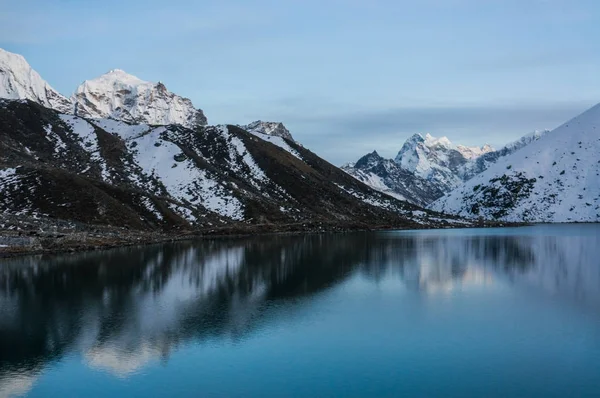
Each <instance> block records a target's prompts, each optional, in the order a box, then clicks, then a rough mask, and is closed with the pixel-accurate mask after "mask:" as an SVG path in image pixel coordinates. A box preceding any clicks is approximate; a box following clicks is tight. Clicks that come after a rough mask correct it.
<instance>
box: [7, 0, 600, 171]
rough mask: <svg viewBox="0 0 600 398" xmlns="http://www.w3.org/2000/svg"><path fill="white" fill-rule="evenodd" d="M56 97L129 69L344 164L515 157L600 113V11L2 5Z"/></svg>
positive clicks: (272, 1) (115, 0)
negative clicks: (432, 154)
mask: <svg viewBox="0 0 600 398" xmlns="http://www.w3.org/2000/svg"><path fill="white" fill-rule="evenodd" d="M0 10H2V11H1V12H0V47H1V48H4V49H6V50H8V51H12V52H16V53H19V54H22V55H23V56H25V58H26V59H27V60H28V61H29V63H30V64H31V65H32V66H33V68H34V69H36V70H37V71H38V72H39V73H40V74H41V75H42V77H43V78H44V79H46V80H47V81H48V82H49V83H50V84H51V85H52V86H53V87H54V88H55V89H57V90H58V91H60V92H61V93H63V94H65V95H70V94H71V93H72V92H73V91H74V90H75V88H76V87H77V86H78V85H79V84H80V83H81V82H82V81H84V80H86V79H92V78H94V77H97V76H99V75H101V74H103V73H105V72H107V71H109V70H110V69H115V68H120V69H124V70H125V71H127V72H128V73H131V74H133V75H135V76H138V77H139V78H141V79H143V80H148V81H162V82H163V83H165V85H166V86H167V88H168V89H169V90H170V91H172V92H174V93H177V94H179V95H182V96H185V97H188V98H190V99H191V100H192V101H193V103H194V105H195V106H197V107H199V108H201V109H203V110H204V112H205V114H206V115H207V117H208V120H209V123H211V124H219V123H233V124H245V123H248V122H251V121H253V120H257V119H261V120H270V121H281V122H283V123H284V124H285V125H286V126H287V127H288V129H289V130H290V131H291V132H292V134H293V135H294V137H295V139H296V140H297V141H299V142H301V143H302V144H304V145H305V146H306V147H308V148H309V149H311V150H312V151H314V152H316V153H317V154H319V155H321V156H322V157H324V158H325V159H327V160H329V161H330V162H332V163H334V164H336V165H341V164H343V163H345V162H349V161H355V160H357V159H358V158H359V157H360V156H362V155H364V154H365V153H367V152H371V151H373V150H377V151H378V152H379V153H380V154H381V155H382V156H386V157H393V156H395V154H396V153H397V152H398V150H399V149H400V147H401V146H402V144H403V142H404V141H405V140H406V139H407V138H408V137H409V136H410V135H412V134H414V133H431V134H432V135H434V136H442V135H445V136H447V137H449V138H450V140H451V141H453V142H454V143H457V144H465V145H482V144H484V143H489V144H492V145H493V146H496V147H500V146H502V145H503V144H505V143H507V142H510V141H512V140H515V139H517V138H519V137H520V136H522V135H524V134H526V133H529V132H531V131H533V130H535V129H545V128H549V129H551V128H554V127H557V126H558V125H560V124H562V123H563V122H565V121H566V120H568V119H570V118H571V117H573V116H576V115H577V114H578V113H581V112H582V111H584V110H586V109H587V108H589V107H590V106H592V105H594V104H596V103H598V102H600V40H598V38H600V2H599V1H597V0H414V1H407V0H318V1H317V0H269V1H267V0H238V1H230V0H221V1H203V0H199V1H198V0H194V1H192V0H170V1H164V0H160V1H158V0H102V1H95V0H51V1H49V0H18V1H16V0H0Z"/></svg>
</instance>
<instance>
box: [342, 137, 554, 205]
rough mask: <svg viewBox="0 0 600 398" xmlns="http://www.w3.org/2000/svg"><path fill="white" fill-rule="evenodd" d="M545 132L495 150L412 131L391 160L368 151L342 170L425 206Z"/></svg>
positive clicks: (389, 192)
mask: <svg viewBox="0 0 600 398" xmlns="http://www.w3.org/2000/svg"><path fill="white" fill-rule="evenodd" d="M544 134H545V132H535V133H532V134H529V135H527V136H525V137H523V138H521V139H520V140H518V141H515V142H514V143H511V144H509V145H507V146H505V147H503V148H502V149H500V150H497V151H496V150H494V149H493V148H492V147H491V146H490V145H487V144H486V145H484V146H482V147H468V146H464V145H454V144H453V143H452V142H450V140H449V139H448V138H447V137H441V138H435V137H432V136H431V135H429V134H426V135H425V136H422V135H421V134H415V135H413V136H412V137H410V138H409V139H408V140H407V141H406V142H405V143H404V145H403V146H402V148H401V149H400V151H399V152H398V155H397V156H396V158H395V159H394V160H391V159H384V158H382V157H380V156H379V155H377V156H373V153H371V154H368V155H365V156H364V157H363V158H361V160H359V161H358V162H356V163H354V164H348V165H345V166H342V169H343V170H344V171H346V172H347V173H349V174H350V175H352V176H353V177H355V178H357V179H359V180H360V181H362V182H364V183H366V184H368V185H370V186H371V187H373V188H375V189H377V190H379V191H381V192H386V193H388V194H392V195H396V196H397V197H400V198H403V199H405V200H408V201H409V202H411V203H414V204H418V205H420V206H427V205H429V204H431V203H432V202H434V201H435V200H437V199H439V198H440V197H442V196H443V195H444V194H445V193H448V192H450V191H452V190H453V189H454V188H456V187H458V186H460V185H461V184H463V183H464V182H465V181H467V180H469V179H470V178H472V177H473V176H474V175H476V174H478V173H481V172H482V171H484V170H485V169H487V168H488V167H489V166H490V165H491V164H493V163H495V162H496V161H497V160H498V159H500V158H501V157H503V156H507V155H509V154H511V153H513V152H515V151H517V150H518V149H520V148H522V147H524V146H526V145H528V144H529V143H531V142H533V141H535V140H537V139H539V138H540V137H541V136H543V135H544Z"/></svg>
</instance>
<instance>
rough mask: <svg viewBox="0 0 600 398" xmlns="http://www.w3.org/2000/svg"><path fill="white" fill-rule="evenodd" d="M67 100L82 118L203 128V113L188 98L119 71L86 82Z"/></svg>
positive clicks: (204, 121) (204, 123)
mask: <svg viewBox="0 0 600 398" xmlns="http://www.w3.org/2000/svg"><path fill="white" fill-rule="evenodd" d="M71 100H72V101H73V104H74V113H75V115H77V116H81V117H85V118H93V119H99V118H112V119H117V120H122V121H125V122H128V123H145V124H156V125H168V124H180V125H182V126H185V127H189V128H195V127H198V126H204V125H206V117H205V116H204V113H203V112H202V111H201V110H200V109H196V108H194V106H193V104H192V101H190V100H189V99H187V98H183V97H180V96H178V95H175V94H173V93H171V92H170V91H168V90H167V88H166V87H165V85H164V84H163V83H161V82H159V83H150V82H146V81H143V80H140V79H138V78H137V77H135V76H132V75H130V74H128V73H126V72H124V71H122V70H120V69H114V70H111V71H110V72H108V73H106V74H104V75H102V76H100V77H98V78H96V79H92V80H86V81H85V82H83V83H82V84H81V85H80V86H79V87H78V88H77V90H76V91H75V93H74V94H73V96H72V97H71Z"/></svg>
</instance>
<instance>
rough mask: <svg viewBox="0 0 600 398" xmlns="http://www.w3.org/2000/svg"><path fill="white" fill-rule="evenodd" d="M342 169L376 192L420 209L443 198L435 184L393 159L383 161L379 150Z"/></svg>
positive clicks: (441, 191) (441, 192) (442, 192)
mask: <svg viewBox="0 0 600 398" xmlns="http://www.w3.org/2000/svg"><path fill="white" fill-rule="evenodd" d="M342 169H343V170H344V171H346V172H347V173H348V174H350V175H351V176H353V177H354V178H356V179H357V180H359V181H362V182H364V183H365V184H367V185H369V186H370V187H371V188H373V189H376V190H378V191H381V192H384V193H386V194H388V195H390V196H394V197H396V198H398V199H401V200H407V201H409V202H411V203H414V204H416V205H419V206H427V205H428V204H429V203H431V202H433V201H434V200H436V199H437V198H439V197H441V196H442V195H444V191H443V190H442V189H441V188H439V187H438V186H437V185H436V184H433V183H432V182H431V181H429V180H427V179H425V178H422V177H419V176H418V175H416V174H415V173H413V172H411V171H408V170H405V169H404V168H402V166H401V165H399V164H398V163H396V162H394V161H393V160H392V159H384V158H383V157H381V156H380V155H379V154H378V153H377V152H376V151H373V152H372V153H369V154H366V155H365V156H363V157H362V158H360V159H359V160H358V161H357V162H356V163H354V164H353V165H346V166H343V167H342Z"/></svg>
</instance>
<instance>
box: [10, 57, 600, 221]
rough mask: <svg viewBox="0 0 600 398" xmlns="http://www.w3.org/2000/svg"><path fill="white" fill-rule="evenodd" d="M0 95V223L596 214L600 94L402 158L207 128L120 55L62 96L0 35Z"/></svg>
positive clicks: (273, 126)
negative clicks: (569, 109)
mask: <svg viewBox="0 0 600 398" xmlns="http://www.w3.org/2000/svg"><path fill="white" fill-rule="evenodd" d="M0 98H2V99H1V100H0V229H2V228H21V227H20V226H19V225H21V224H22V221H23V220H25V219H27V220H28V221H27V222H28V223H30V224H31V225H37V224H39V225H41V223H42V220H43V222H44V223H46V224H45V225H48V223H50V224H52V223H56V222H65V223H71V224H73V225H74V224H77V223H79V224H81V225H118V226H127V227H128V228H132V229H139V230H161V231H162V230H195V229H196V230H197V229H202V230H206V229H210V228H219V227H222V226H231V225H261V226H265V230H276V229H281V228H280V227H281V226H292V227H290V229H297V228H302V227H306V226H312V227H314V228H317V229H318V228H321V226H323V225H328V226H336V227H353V228H370V227H384V226H387V227H402V228H416V227H431V226H447V225H472V224H473V222H472V221H465V218H466V219H481V218H483V219H490V220H503V221H544V222H569V221H599V220H600V158H599V157H598V153H600V105H598V106H596V107H594V108H592V109H590V110H588V111H587V112H585V113H583V114H582V115H580V116H578V117H577V118H575V119H573V120H571V121H569V122H567V123H566V124H564V125H563V126H561V127H559V128H558V129H556V130H554V131H536V132H534V133H531V134H528V135H526V136H524V137H523V138H521V139H520V140H518V141H515V142H513V143H510V144H508V145H506V146H504V147H503V148H500V149H499V150H494V149H493V148H492V147H491V146H489V145H483V146H481V147H467V146H463V145H455V144H453V143H452V142H451V141H450V140H449V139H448V138H446V137H441V138H435V137H432V136H431V135H429V134H427V135H421V134H415V135H413V136H412V137H410V138H409V139H408V140H407V141H406V142H405V143H404V145H403V146H402V148H400V150H399V152H398V154H397V156H396V157H395V158H394V159H385V158H383V157H381V156H380V155H379V154H378V153H377V152H375V151H374V152H372V153H369V154H367V155H365V156H363V157H362V158H360V159H359V160H358V161H357V162H356V163H353V164H347V165H345V166H343V167H342V169H339V168H337V167H335V166H333V165H331V164H329V163H328V162H326V161H325V160H323V159H321V158H319V157H318V156H317V155H315V154H314V153H312V152H311V151H309V150H308V149H306V148H304V147H303V146H302V145H301V144H300V143H299V142H297V141H296V140H295V139H294V138H293V136H292V134H291V133H290V132H289V130H288V129H287V128H286V127H285V126H284V125H283V124H282V123H278V122H269V121H261V120H258V121H255V122H252V123H250V124H247V125H237V126H235V125H219V126H209V125H208V122H207V118H206V116H205V115H204V113H203V111H202V110H201V109H198V108H196V107H195V106H194V105H193V104H192V102H191V101H190V100H189V99H187V98H184V97H181V96H179V95H177V94H174V93H171V92H170V91H168V90H167V88H166V86H165V85H164V84H163V83H161V82H159V83H151V82H146V81H143V80H141V79H139V78H137V77H135V76H133V75H130V74H127V73H126V72H124V71H122V70H119V69H114V70H111V71H110V72H108V73H106V74H104V75H102V76H100V77H98V78H96V79H92V80H87V81H85V82H83V83H82V84H81V85H80V86H79V87H78V88H77V89H76V90H75V92H74V94H73V95H71V96H70V97H67V96H63V95H61V94H60V93H58V92H57V91H56V90H54V89H53V88H52V87H51V86H50V85H49V84H48V83H47V82H45V81H44V80H43V79H42V77H41V76H40V75H39V74H38V73H37V72H36V71H35V70H33V69H32V68H31V66H30V65H29V64H28V63H27V61H26V60H25V59H24V58H23V57H22V56H20V55H17V54H13V53H10V52H7V51H4V50H2V49H0ZM425 207H428V208H429V209H430V210H426V209H425ZM312 227H311V228H312Z"/></svg>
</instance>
